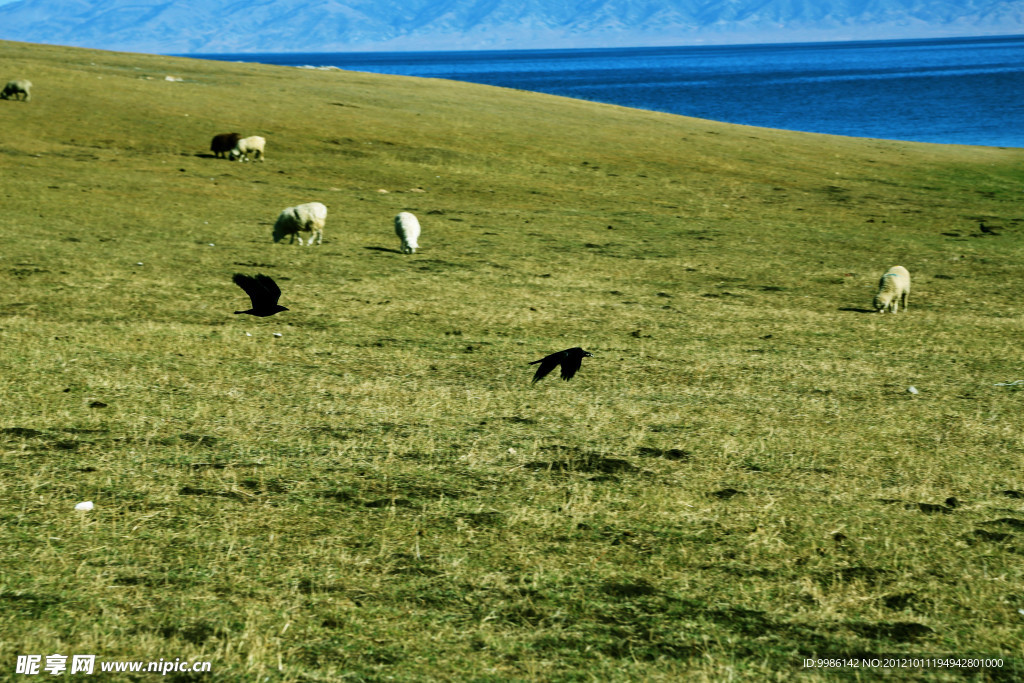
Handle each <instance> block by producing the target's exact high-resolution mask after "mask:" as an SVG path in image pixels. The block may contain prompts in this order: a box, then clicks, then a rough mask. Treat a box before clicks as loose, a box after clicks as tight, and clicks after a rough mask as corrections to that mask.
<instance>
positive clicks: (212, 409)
mask: <svg viewBox="0 0 1024 683" xmlns="http://www.w3.org/2000/svg"><path fill="white" fill-rule="evenodd" d="M0 64H2V65H3V73H2V74H0V79H6V78H28V79H29V80H31V81H33V83H34V89H33V97H32V100H31V101H30V102H27V103H24V102H15V101H0V236H2V239H3V248H2V250H0V287H2V288H0V343H2V348H3V351H2V353H0V405H2V406H3V411H2V417H0V475H2V476H0V500H2V501H3V504H2V505H0V515H2V522H3V523H2V525H0V547H2V548H3V552H2V553H0V613H2V614H3V615H5V617H6V618H5V619H4V620H3V621H2V622H0V678H4V679H6V678H8V677H10V678H17V680H34V678H33V677H24V676H21V677H16V676H15V674H14V671H15V661H16V657H17V656H18V655H25V654H40V655H49V654H53V653H60V654H64V655H73V654H94V655H97V657H98V660H104V661H114V660H135V661H147V660H154V661H155V660H159V659H161V658H162V659H164V660H174V659H175V658H181V659H182V660H187V661H192V660H200V661H209V662H211V666H212V670H211V673H204V674H182V673H177V674H173V673H172V674H170V675H168V676H165V677H160V676H159V674H118V675H115V674H109V675H106V677H105V678H104V680H132V681H134V680H156V679H160V678H163V679H166V680H175V681H185V680H218V681H220V680H224V681H253V680H259V681H349V680H351V681H632V680H647V681H681V680H694V681H723V680H748V681H764V680H778V681H788V680H793V679H794V678H796V677H800V680H834V679H842V680H874V679H876V678H878V677H880V676H881V675H882V674H883V672H882V671H881V670H879V669H866V668H865V669H853V668H847V669H844V670H842V671H838V670H837V671H831V672H828V671H822V670H805V669H803V661H804V660H805V659H811V658H816V657H819V658H820V657H829V658H839V657H882V656H884V655H893V656H895V655H899V656H906V657H911V656H916V657H924V656H937V655H950V656H961V657H963V656H968V655H975V656H987V657H995V658H1000V659H1001V660H1002V661H1003V667H1002V668H995V667H992V668H986V669H983V670H974V671H958V670H950V671H943V670H940V669H937V668H931V669H923V668H909V669H893V670H889V671H888V677H889V678H890V679H891V680H963V679H968V680H984V681H988V680H991V681H1016V680H1020V679H1021V677H1022V676H1024V663H1022V662H1024V613H1021V611H1020V610H1022V609H1024V470H1022V464H1024V462H1022V454H1024V430H1022V418H1021V413H1022V411H1021V402H1022V399H1024V393H1022V387H1024V384H1021V385H1014V386H996V385H997V384H998V383H1009V382H1012V381H1015V380H1020V379H1024V367H1022V360H1021V339H1022V333H1024V322H1022V317H1021V310H1022V305H1024V304H1022V300H1024V281H1022V278H1021V263H1022V258H1024V242H1022V233H1024V212H1022V210H1021V200H1022V194H1021V193H1022V190H1024V150H1020V149H988V148H973V147H957V146H937V145H921V144H910V143H900V142H887V141H879V140H862V139H853V138H841V137H829V136H819V135H809V134H799V133H789V132H782V131H772V130H763V129H757V128H749V127H741V126H733V125H726V124H721V123H715V122H710V121H702V120H697V119H689V118H684V117H678V116H670V115H665V114H659V113H651V112H642V111H635V110H630V109H625V108H621V107H614V106H608V105H601V104H594V103H588V102H581V101H574V100H568V99H563V98H558V97H552V96H546V95H539V94H533V93H527V92H521V91H513V90H505V89H498V88H489V87H484V86H477V85H469V84H461V83H453V82H446V81H437V80H423V79H413V78H402V77H389V76H379V75H370V74H362V73H350V72H342V71H316V70H301V69H293V68H285V67H270V66H260V65H252V64H231V63H220V62H205V61H198V60H186V59H176V58H167V57H159V56H148V55H132V54H119V53H106V52H98V51H89V50H81V49H71V48H61V47H49V46H39V45H28V44H21V43H11V42H0ZM167 76H172V77H174V78H180V79H182V80H181V81H168V80H166V77H167ZM229 131H237V132H240V133H243V134H246V135H252V134H257V135H263V136H264V137H266V138H267V141H268V142H267V150H266V157H267V160H266V162H265V163H263V164H260V163H231V162H228V161H224V160H219V159H214V158H212V155H211V154H210V153H209V152H208V147H209V141H210V138H211V137H212V136H213V135H214V134H217V133H222V132H229ZM308 201H321V202H323V203H324V204H326V205H327V206H328V209H329V212H330V213H329V215H328V219H327V227H326V230H325V237H324V243H323V245H322V246H319V247H311V248H306V247H299V246H297V245H288V244H273V243H272V242H271V239H270V233H271V226H272V223H273V221H274V219H275V217H276V216H277V213H278V212H279V211H280V210H281V209H283V208H285V207H287V206H292V205H294V204H299V203H303V202H308ZM401 210H407V211H412V212H413V213H415V214H416V215H417V216H419V218H420V222H421V223H422V225H423V235H422V237H421V240H420V244H421V250H420V252H418V253H417V254H415V255H412V256H403V255H402V254H400V253H398V246H399V244H398V239H397V238H396V237H395V235H394V233H393V229H392V226H391V219H392V217H393V216H394V214H395V213H397V212H398V211H401ZM980 220H984V221H985V222H986V223H988V224H990V225H998V226H1000V227H999V228H998V229H997V232H998V233H999V234H997V235H982V234H981V233H980V232H979V231H978V227H977V226H978V222H979V221H980ZM896 264H900V265H903V266H905V267H907V268H908V269H909V270H910V273H911V276H912V278H913V291H912V292H911V296H910V308H909V312H907V313H906V314H903V313H900V314H899V315H896V316H892V315H884V316H883V315H877V314H874V313H873V312H870V309H871V299H872V297H873V295H874V291H875V288H876V285H877V282H878V278H879V277H880V275H881V274H882V273H884V272H885V271H886V269H888V268H889V267H890V266H892V265H896ZM235 272H243V273H250V274H253V273H257V272H262V273H266V274H268V275H271V276H272V277H274V278H275V279H276V280H277V281H278V282H279V283H280V284H281V286H282V289H283V291H284V294H283V296H282V299H281V303H282V304H283V305H285V306H287V307H289V308H290V309H291V310H290V311H288V312H286V313H282V314H280V315H277V316H275V317H272V318H266V319H255V318H251V317H249V316H235V315H232V311H234V310H239V309H242V308H247V307H248V301H247V299H246V298H245V295H244V293H243V292H242V291H241V290H240V289H239V288H238V287H236V286H235V285H234V284H232V282H231V276H232V274H233V273H235ZM275 333H276V334H279V335H280V336H274V335H275ZM572 346H582V347H584V348H585V349H587V350H589V351H591V352H592V353H593V354H594V357H593V358H588V359H585V361H584V363H583V367H582V370H581V371H580V372H579V374H578V375H577V376H576V378H574V379H573V380H572V381H571V382H561V381H559V380H558V379H557V377H556V376H551V377H549V378H547V379H545V380H544V381H542V382H540V383H538V384H536V385H531V383H530V379H531V378H532V375H533V371H534V369H535V366H530V365H528V363H529V362H530V361H533V360H536V359H538V358H541V357H542V356H544V355H547V354H548V353H551V352H553V351H557V350H560V349H564V348H568V347H572ZM911 386H913V387H915V388H916V389H917V390H918V393H917V394H913V393H910V392H909V391H908V388H909V387H911ZM952 499H955V500H952ZM86 500H89V501H93V502H94V503H95V509H94V510H92V511H91V512H76V511H75V510H74V506H75V504H76V503H78V502H81V501H86ZM98 667H99V664H97V668H98ZM40 676H45V677H46V678H48V679H49V678H53V676H50V675H49V674H47V673H44V674H41V675H40ZM154 677H156V678H154ZM68 678H71V679H78V678H79V676H78V675H75V676H68ZM83 680H85V679H84V678H83Z"/></svg>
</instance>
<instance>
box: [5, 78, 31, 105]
mask: <svg viewBox="0 0 1024 683" xmlns="http://www.w3.org/2000/svg"><path fill="white" fill-rule="evenodd" d="M10 97H13V98H14V99H16V100H24V101H26V102H28V101H29V100H30V99H32V81H26V80H24V79H19V80H17V81H8V83H7V85H5V86H4V89H3V91H2V92H0V99H3V100H6V99H8V98H10Z"/></svg>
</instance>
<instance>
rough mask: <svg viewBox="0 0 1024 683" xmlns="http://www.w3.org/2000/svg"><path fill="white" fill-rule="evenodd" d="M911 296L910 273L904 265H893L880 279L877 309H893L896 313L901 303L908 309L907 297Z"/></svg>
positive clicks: (881, 311) (876, 298)
mask: <svg viewBox="0 0 1024 683" xmlns="http://www.w3.org/2000/svg"><path fill="white" fill-rule="evenodd" d="M908 296H910V273H908V272H907V269H906V268H904V267H903V266H893V267H892V268H890V269H889V270H888V271H886V273H885V275H883V276H882V279H881V280H879V281H878V294H875V301H874V305H875V310H876V311H878V312H879V313H884V312H885V311H887V310H888V311H891V312H893V313H896V312H897V311H898V310H899V307H900V303H902V304H903V310H904V312H906V310H907V297H908Z"/></svg>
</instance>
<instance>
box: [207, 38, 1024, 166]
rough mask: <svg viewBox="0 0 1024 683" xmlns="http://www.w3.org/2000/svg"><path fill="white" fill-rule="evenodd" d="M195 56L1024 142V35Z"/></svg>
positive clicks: (822, 126) (842, 131)
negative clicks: (822, 41) (782, 43)
mask: <svg viewBox="0 0 1024 683" xmlns="http://www.w3.org/2000/svg"><path fill="white" fill-rule="evenodd" d="M188 56H191V57H201V58H206V59H218V60H225V61H245V62H260V63H265V64H278V65H286V66H296V67H299V66H308V67H338V68H341V69H347V70H352V71H368V72H373V73H387V74H400V75H407V76H423V77H428V78H446V79H452V80H459V81H469V82H473V83H484V84H488V85H496V86H502V87H506V88H520V89H523V90H533V91H537V92H544V93H551V94H554V95H563V96H566V97H575V98H579V99H584V100H593V101H596V102H607V103H611V104H619V105H623V106H626V107H636V108H638V109H650V110H654V111H662V112H669V113H673V114H682V115H685V116H696V117H700V118H705V119H714V120H717V121H728V122H731V123H741V124H747V125H753V126H765V127H768V128H785V129H789V130H801V131H811V132H817V133H833V134H837V135H852V136H857V137H871V138H887V139H894V140H915V141H920V142H939V143H952V144H966V145H992V146H999V147H1024V125H1022V123H1024V122H1022V116H1021V114H1022V111H1024V36H1012V37H998V38H954V39H941V40H902V41H864V42H850V43H808V44H790V45H743V46H702V47H659V48H625V49H621V48H615V49H594V50H521V51H480V52H387V53H384V52H380V53H372V52H371V53H358V52H353V53H312V52H310V53H288V54H218V55H188Z"/></svg>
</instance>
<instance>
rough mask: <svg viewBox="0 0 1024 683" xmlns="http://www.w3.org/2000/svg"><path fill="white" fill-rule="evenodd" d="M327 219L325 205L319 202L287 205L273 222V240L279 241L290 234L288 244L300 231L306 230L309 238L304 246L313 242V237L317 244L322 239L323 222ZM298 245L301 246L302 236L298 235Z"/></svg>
mask: <svg viewBox="0 0 1024 683" xmlns="http://www.w3.org/2000/svg"><path fill="white" fill-rule="evenodd" d="M326 221H327V207H326V206H324V205H323V204H321V203H320V202H309V203H308V204H299V205H298V206H289V207H288V208H287V209H285V210H284V211H282V212H281V214H280V215H279V216H278V217H277V222H275V223H274V242H280V241H281V240H282V239H284V238H285V236H286V235H291V236H292V239H291V241H290V242H289V244H292V243H294V242H295V238H296V237H298V234H299V232H300V231H302V232H308V233H309V239H308V240H306V246H310V245H312V244H313V240H314V238H315V239H316V243H317V244H323V241H324V223H325V222H326ZM298 239H299V246H300V247H301V246H302V238H301V237H299V238H298Z"/></svg>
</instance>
